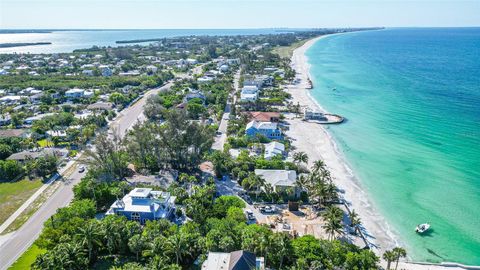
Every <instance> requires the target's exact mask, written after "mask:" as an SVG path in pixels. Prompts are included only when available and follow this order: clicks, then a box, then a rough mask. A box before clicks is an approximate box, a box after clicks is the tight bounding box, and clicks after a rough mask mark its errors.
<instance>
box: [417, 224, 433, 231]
mask: <svg viewBox="0 0 480 270" xmlns="http://www.w3.org/2000/svg"><path fill="white" fill-rule="evenodd" d="M428 229H430V224H428V223H423V224H418V225H417V227H416V228H415V232H417V233H424V232H426V231H428Z"/></svg>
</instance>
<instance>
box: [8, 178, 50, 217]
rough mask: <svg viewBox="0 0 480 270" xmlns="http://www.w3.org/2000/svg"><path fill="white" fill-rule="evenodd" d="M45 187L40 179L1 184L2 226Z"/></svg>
mask: <svg viewBox="0 0 480 270" xmlns="http://www.w3.org/2000/svg"><path fill="white" fill-rule="evenodd" d="M42 185H43V183H42V181H41V180H39V179H36V180H28V179H22V180H19V181H15V182H6V183H0V209H2V211H0V224H2V223H3V222H4V221H5V220H7V219H8V217H10V216H11V215H12V214H13V213H14V212H15V211H16V210H17V209H18V207H20V206H21V205H22V204H23V203H24V202H25V201H26V200H27V199H28V198H30V196H32V195H33V193H35V191H37V189H39V188H40V187H41V186H42Z"/></svg>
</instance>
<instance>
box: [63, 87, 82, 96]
mask: <svg viewBox="0 0 480 270" xmlns="http://www.w3.org/2000/svg"><path fill="white" fill-rule="evenodd" d="M84 93H85V90H84V89H79V88H73V89H70V90H67V91H66V92H65V97H66V98H69V99H70V98H81V97H83V94H84Z"/></svg>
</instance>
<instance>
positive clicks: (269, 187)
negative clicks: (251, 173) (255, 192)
mask: <svg viewBox="0 0 480 270" xmlns="http://www.w3.org/2000/svg"><path fill="white" fill-rule="evenodd" d="M263 189H264V190H265V194H266V195H267V197H269V198H270V199H271V200H272V203H273V193H274V192H275V190H274V189H273V186H272V184H270V183H266V184H265V185H264V186H263Z"/></svg>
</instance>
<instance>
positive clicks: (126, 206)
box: [106, 188, 176, 224]
mask: <svg viewBox="0 0 480 270" xmlns="http://www.w3.org/2000/svg"><path fill="white" fill-rule="evenodd" d="M175 198H176V197H175V196H170V193H168V192H162V191H153V190H152V189H151V188H135V189H133V190H132V191H130V193H128V194H127V195H125V196H124V197H123V199H119V200H116V201H115V202H114V203H113V204H112V206H110V209H109V210H108V211H107V213H106V214H107V215H120V216H125V217H126V218H127V219H129V220H134V221H138V222H140V223H141V224H145V222H146V221H147V220H157V219H171V218H172V217H173V215H174V211H175Z"/></svg>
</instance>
